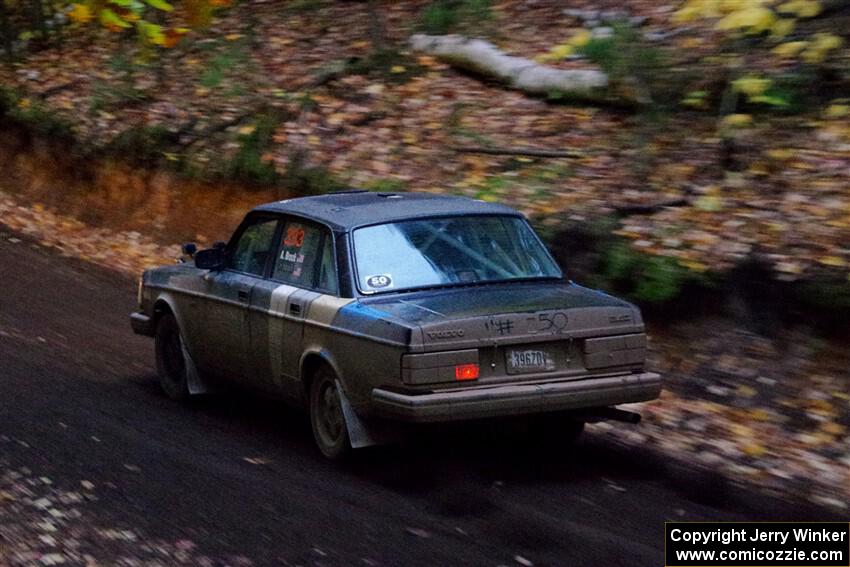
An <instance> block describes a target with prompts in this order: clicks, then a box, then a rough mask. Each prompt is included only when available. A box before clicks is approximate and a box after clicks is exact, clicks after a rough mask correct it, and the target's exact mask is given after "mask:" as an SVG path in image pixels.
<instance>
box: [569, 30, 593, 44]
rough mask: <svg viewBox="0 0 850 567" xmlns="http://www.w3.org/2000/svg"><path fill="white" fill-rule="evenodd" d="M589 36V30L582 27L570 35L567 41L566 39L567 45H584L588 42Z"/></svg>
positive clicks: (590, 35)
mask: <svg viewBox="0 0 850 567" xmlns="http://www.w3.org/2000/svg"><path fill="white" fill-rule="evenodd" d="M591 37H592V34H591V33H590V30H584V29H583V30H579V31H578V32H576V33H575V34H574V35H573V37H571V38H570V39H569V41H567V43H568V44H569V45H572V46H573V47H584V46H585V45H587V44H588V43H590V38H591Z"/></svg>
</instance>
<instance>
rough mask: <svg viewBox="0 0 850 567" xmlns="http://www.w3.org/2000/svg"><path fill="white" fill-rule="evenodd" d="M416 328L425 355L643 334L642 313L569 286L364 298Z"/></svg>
mask: <svg viewBox="0 0 850 567" xmlns="http://www.w3.org/2000/svg"><path fill="white" fill-rule="evenodd" d="M361 302H362V303H364V304H366V305H368V306H369V307H371V308H373V309H376V310H378V311H381V312H384V313H386V314H388V315H391V316H393V317H395V318H398V319H402V320H404V321H406V322H408V323H412V324H414V325H417V326H418V327H419V328H420V330H421V335H420V340H419V341H414V343H418V344H412V345H411V346H412V347H413V348H414V349H415V350H421V351H425V352H429V351H436V350H453V349H468V348H482V347H494V346H500V345H506V344H524V343H534V342H544V341H557V340H565V339H579V338H584V337H597V336H607V335H619V334H629V333H641V332H643V321H642V319H641V317H640V312H639V311H638V310H637V308H635V307H634V306H632V305H631V304H629V303H627V302H625V301H622V300H620V299H617V298H614V297H611V296H610V295H607V294H605V293H602V292H599V291H594V290H590V289H587V288H584V287H581V286H579V285H576V284H572V283H567V282H554V283H553V282H542V283H536V282H535V283H521V284H519V283H514V284H504V285H501V284H500V285H492V286H480V287H463V288H454V289H442V290H430V291H425V292H417V293H410V294H400V295H391V296H386V297H372V298H368V299H362V300H361Z"/></svg>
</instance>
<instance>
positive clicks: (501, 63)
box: [410, 34, 608, 99]
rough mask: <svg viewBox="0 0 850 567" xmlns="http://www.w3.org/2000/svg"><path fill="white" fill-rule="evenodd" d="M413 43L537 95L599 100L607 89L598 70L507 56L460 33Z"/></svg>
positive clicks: (424, 37) (422, 37)
mask: <svg viewBox="0 0 850 567" xmlns="http://www.w3.org/2000/svg"><path fill="white" fill-rule="evenodd" d="M410 46H411V48H413V49H414V50H416V51H422V52H425V53H428V54H430V55H434V56H435V57H437V58H438V59H440V60H442V61H445V62H446V63H448V64H450V65H452V66H454V67H458V68H461V69H464V70H467V71H470V72H473V73H476V74H480V75H483V76H487V77H492V78H495V79H498V80H500V81H502V82H504V83H505V84H507V85H509V86H510V87H512V88H515V89H517V90H520V91H523V92H526V93H530V94H537V95H548V94H552V93H558V94H563V95H572V96H575V97H577V98H589V99H600V98H604V97H603V95H604V94H605V91H606V90H607V88H608V75H606V74H605V73H604V72H602V71H600V70H598V69H556V68H554V67H548V66H546V65H541V64H539V63H537V62H535V61H532V60H531V59H526V58H524V57H516V56H514V55H507V54H505V53H504V52H503V51H501V50H500V49H499V48H498V47H496V46H495V45H493V44H492V43H490V42H489V41H485V40H483V39H470V38H467V37H464V36H460V35H425V34H414V35H413V36H411V37H410Z"/></svg>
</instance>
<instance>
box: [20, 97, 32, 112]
mask: <svg viewBox="0 0 850 567" xmlns="http://www.w3.org/2000/svg"><path fill="white" fill-rule="evenodd" d="M30 106H32V101H31V100H30V99H28V98H22V99H21V100H19V101H18V107H19V108H23V109H25V110H26V109H27V108H29V107H30Z"/></svg>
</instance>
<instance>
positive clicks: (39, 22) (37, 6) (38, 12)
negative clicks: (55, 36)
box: [30, 0, 47, 43]
mask: <svg viewBox="0 0 850 567" xmlns="http://www.w3.org/2000/svg"><path fill="white" fill-rule="evenodd" d="M30 11H31V13H32V27H33V28H34V29H37V30H38V33H39V36H41V41H42V42H45V43H46V42H47V22H46V21H45V19H44V6H42V4H41V0H30Z"/></svg>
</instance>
